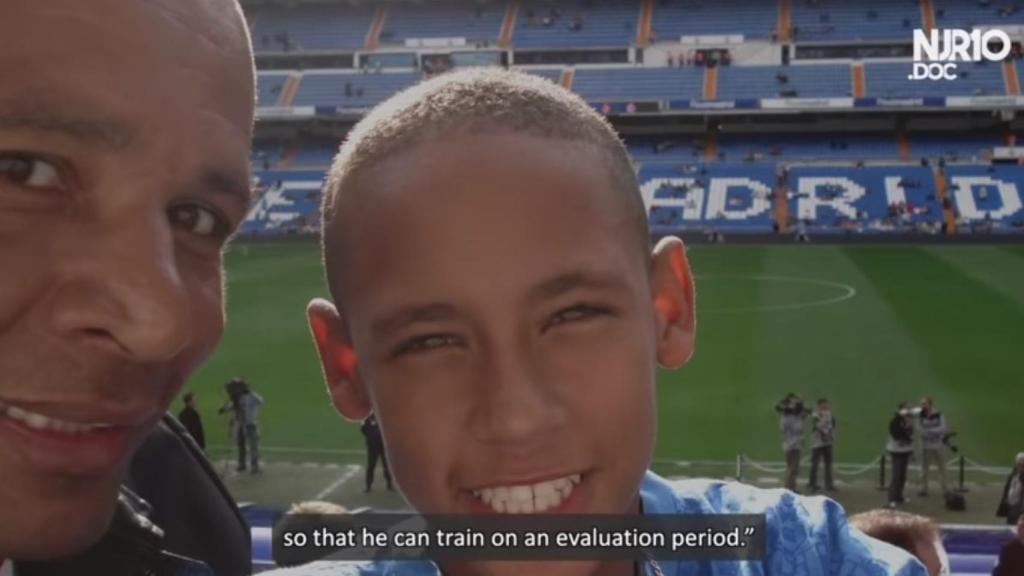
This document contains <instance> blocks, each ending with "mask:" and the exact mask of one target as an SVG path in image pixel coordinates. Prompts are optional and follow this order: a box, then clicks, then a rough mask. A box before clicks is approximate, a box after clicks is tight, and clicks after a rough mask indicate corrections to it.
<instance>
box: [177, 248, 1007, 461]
mask: <svg viewBox="0 0 1024 576" xmlns="http://www.w3.org/2000/svg"><path fill="white" fill-rule="evenodd" d="M689 254H690V260H691V265H692V267H693V271H694V274H695V275H696V285H697V309H698V316H697V318H698V320H697V349H696V353H695V355H694V357H693V360H692V361H691V363H690V364H688V365H687V366H685V367H684V368H683V369H681V370H678V371H674V372H668V371H666V372H663V373H662V374H661V376H660V379H659V383H658V400H659V432H658V443H657V454H656V457H657V459H658V460H661V461H690V462H693V461H705V460H708V461H711V460H713V461H731V460H734V459H735V458H736V455H737V454H741V453H742V454H746V455H747V456H749V457H750V458H752V459H755V460H763V461H778V460H781V457H782V455H781V450H780V446H779V443H780V442H779V433H778V421H777V418H776V416H775V414H774V412H773V410H772V406H773V405H774V403H775V402H776V401H777V400H778V399H779V398H780V397H781V396H783V395H784V394H785V393H786V392H789V391H793V392H796V393H798V394H800V395H802V396H803V397H804V398H806V399H812V400H813V399H815V398H817V397H820V396H827V397H828V398H830V399H831V401H832V404H833V409H834V411H835V413H836V417H837V419H838V440H837V447H836V459H837V460H838V461H840V462H847V463H866V462H870V461H872V460H873V459H875V458H876V457H877V456H878V455H879V454H880V453H881V452H882V450H883V446H884V444H885V439H886V429H887V423H888V419H889V417H890V416H891V414H892V412H893V410H894V408H895V406H896V404H897V402H899V401H900V400H903V399H907V400H911V401H915V402H916V401H917V399H919V398H920V397H921V396H922V395H931V396H933V397H934V398H935V399H936V405H937V407H938V408H939V409H941V410H943V411H944V412H945V413H946V415H947V420H948V421H949V423H950V426H951V428H953V429H955V430H957V431H958V432H959V437H958V438H957V443H958V444H959V445H960V448H961V449H962V453H963V454H965V455H966V456H967V457H968V458H970V459H971V460H973V461H975V462H981V463H985V464H992V465H996V466H999V467H1003V466H1009V464H1010V463H1011V462H1012V458H1013V455H1014V454H1015V453H1016V452H1017V451H1019V450H1022V449H1024V435H1022V433H1021V422H1022V421H1024V419H1022V414H1024V338H1022V336H1021V335H1022V333H1024V246H1021V245H1012V246H1008V245H1003V246H952V245H935V246H909V245H888V246H867V245H847V246H814V245H811V246H795V245H794V246H739V245H725V246H703V245H701V246H694V247H692V248H690V249H689ZM227 293H228V296H227V311H228V325H227V329H226V331H225V335H224V340H223V342H222V344H221V346H220V348H219V349H218V351H217V352H216V353H215V354H214V356H213V357H212V358H211V359H210V361H209V362H207V363H206V364H205V365H204V366H203V368H202V369H201V370H200V371H199V372H198V373H197V374H196V375H195V377H194V378H193V379H192V380H191V382H190V383H189V384H188V386H187V387H186V389H189V390H194V391H196V392H197V393H198V395H199V399H200V411H201V412H202V413H203V415H204V417H205V422H206V427H207V438H208V442H209V443H211V444H213V445H214V450H213V452H215V453H216V452H218V451H222V450H224V449H225V447H226V445H227V444H229V442H228V441H227V440H228V439H227V432H226V421H224V420H222V419H221V420H218V417H217V416H216V410H217V408H218V407H219V406H220V404H221V403H222V401H223V399H224V393H223V383H224V382H225V381H227V380H228V379H230V378H231V377H233V376H243V377H245V378H246V379H247V380H249V381H250V382H251V383H252V384H253V386H254V387H255V389H256V390H258V391H259V392H260V393H262V394H263V396H264V398H265V399H266V405H265V407H264V409H263V411H262V413H261V415H260V420H261V429H262V436H263V447H264V457H265V459H266V460H269V461H274V460H278V461H284V460H287V461H292V462H308V461H313V462H316V461H319V462H324V461H331V460H334V459H338V458H341V457H342V455H344V454H346V453H349V452H350V451H351V455H353V456H354V455H355V454H357V451H359V450H361V449H362V438H361V436H360V434H359V431H358V427H357V426H355V425H353V424H351V423H347V422H345V421H343V420H342V419H341V418H340V417H339V416H338V415H337V414H336V413H335V412H334V411H333V409H332V408H331V407H330V405H329V404H328V402H327V396H326V393H325V390H324V385H323V383H322V378H321V375H320V369H319V364H318V360H317V358H316V355H315V352H314V348H313V346H312V341H311V339H310V337H309V332H308V329H307V327H306V324H305V315H304V313H303V312H304V308H305V305H306V303H307V302H308V301H309V299H310V298H313V297H315V296H325V295H326V290H325V287H324V282H323V276H322V272H321V270H320V262H319V251H318V249H317V247H316V246H315V245H314V244H312V243H309V244H303V243H296V244H241V245H236V246H234V247H232V249H231V250H230V251H229V253H228V255H227ZM178 406H179V405H176V406H175V410H177V407H178Z"/></svg>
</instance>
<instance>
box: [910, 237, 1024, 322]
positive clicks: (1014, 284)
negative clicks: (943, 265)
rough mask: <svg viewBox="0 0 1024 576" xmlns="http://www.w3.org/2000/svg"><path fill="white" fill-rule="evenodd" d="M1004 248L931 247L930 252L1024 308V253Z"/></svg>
mask: <svg viewBox="0 0 1024 576" xmlns="http://www.w3.org/2000/svg"><path fill="white" fill-rule="evenodd" d="M1004 248H1005V247H1003V246H973V245H972V246H929V247H928V248H927V250H928V252H929V253H931V254H932V255H933V256H935V257H937V258H940V259H942V260H945V261H946V262H948V263H949V264H951V265H952V266H954V267H956V268H957V269H959V270H960V271H961V273H963V274H965V275H967V276H969V277H971V278H973V279H975V280H977V281H979V282H982V283H984V284H985V285H986V286H988V287H989V288H991V289H992V290H995V291H996V292H999V293H1001V294H1002V295H1003V296H1004V297H1006V298H1008V299H1009V300H1012V301H1014V302H1015V303H1016V304H1017V306H1018V307H1019V308H1021V309H1024V260H1022V258H1024V251H1022V252H1020V253H1016V252H1013V251H1007V250H1005V249H1004Z"/></svg>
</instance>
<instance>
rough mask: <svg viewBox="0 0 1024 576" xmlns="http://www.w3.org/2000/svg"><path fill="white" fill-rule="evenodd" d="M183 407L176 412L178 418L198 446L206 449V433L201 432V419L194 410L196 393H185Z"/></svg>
mask: <svg viewBox="0 0 1024 576" xmlns="http://www.w3.org/2000/svg"><path fill="white" fill-rule="evenodd" d="M183 403H184V404H185V407H184V408H182V410H181V412H179V413H178V420H179V421H180V422H181V425H182V426H184V427H185V430H188V434H189V436H191V437H192V439H193V440H195V441H196V444H198V445H199V447H200V448H202V449H203V450H206V434H205V433H204V432H203V419H202V418H200V416H199V411H198V410H196V395H195V394H194V393H192V392H189V393H187V394H185V396H184V398H183Z"/></svg>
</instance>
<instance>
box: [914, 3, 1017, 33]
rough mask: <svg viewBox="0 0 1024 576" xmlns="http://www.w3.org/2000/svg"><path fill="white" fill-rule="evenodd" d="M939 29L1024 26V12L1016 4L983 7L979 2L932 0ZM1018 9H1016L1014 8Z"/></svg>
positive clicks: (994, 4) (997, 4) (993, 4)
mask: <svg viewBox="0 0 1024 576" xmlns="http://www.w3.org/2000/svg"><path fill="white" fill-rule="evenodd" d="M932 3H933V5H934V7H935V26H936V27H937V28H965V29H970V28H973V27H974V26H995V27H998V26H999V25H1000V24H1024V10H1021V7H1020V6H1017V5H1016V3H1014V2H998V1H997V2H991V3H990V4H989V5H988V6H982V5H980V4H979V3H978V0H932ZM1015 6H1016V8H1015V9H1014V7H1015Z"/></svg>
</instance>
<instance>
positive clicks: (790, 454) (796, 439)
mask: <svg viewBox="0 0 1024 576" xmlns="http://www.w3.org/2000/svg"><path fill="white" fill-rule="evenodd" d="M775 411H776V412H778V414H779V426H780V427H781V428H782V450H783V452H784V453H785V455H786V480H785V486H786V488H787V489H789V490H792V491H793V492H796V479H797V477H798V476H799V475H800V449H801V448H802V447H803V443H804V419H805V418H807V411H806V409H805V408H804V401H803V400H802V399H801V398H800V397H799V396H797V395H796V394H793V393H792V392H790V393H789V394H786V397H785V398H783V399H782V400H781V401H779V403H778V404H776V405H775Z"/></svg>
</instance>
